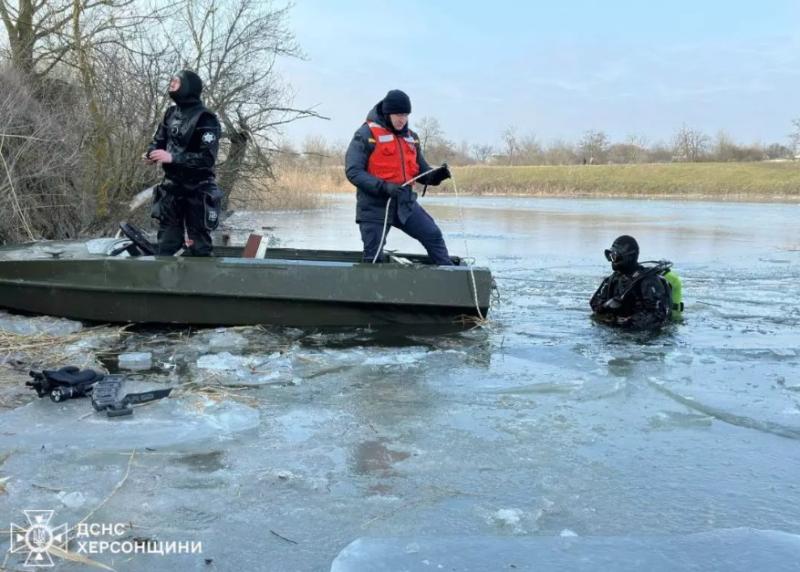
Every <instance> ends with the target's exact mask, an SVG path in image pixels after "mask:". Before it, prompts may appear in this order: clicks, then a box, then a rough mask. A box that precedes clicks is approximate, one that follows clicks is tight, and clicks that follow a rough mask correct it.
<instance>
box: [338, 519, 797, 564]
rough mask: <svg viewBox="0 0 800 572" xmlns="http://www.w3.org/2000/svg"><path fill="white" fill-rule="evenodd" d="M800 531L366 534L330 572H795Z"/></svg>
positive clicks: (346, 549) (346, 552)
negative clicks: (525, 535) (609, 534)
mask: <svg viewBox="0 0 800 572" xmlns="http://www.w3.org/2000/svg"><path fill="white" fill-rule="evenodd" d="M799 563H800V536H797V535H794V534H788V533H785V532H777V531H771V530H754V529H750V528H737V529H728V530H714V531H710V532H703V533H698V534H690V535H682V536H628V537H575V536H574V534H573V535H563V536H562V537H533V538H524V539H508V538H497V537H494V538H493V537H465V538H448V537H440V538H436V537H434V538H428V537H425V538H418V537H415V538H359V539H357V540H355V541H353V542H352V543H350V544H349V545H348V546H347V547H346V548H345V549H344V550H342V551H341V552H340V553H339V555H338V556H337V557H336V559H335V560H334V561H333V564H332V565H331V572H397V571H400V570H402V571H404V572H423V571H424V572H430V571H432V570H448V571H449V570H458V571H459V572H473V571H474V572H484V571H486V570H518V571H521V572H524V571H528V572H559V571H562V570H569V571H570V572H581V571H586V572H597V571H599V570H614V571H615V572H641V571H642V570H647V571H648V572H674V571H676V570H697V571H703V572H752V571H753V570H769V571H770V572H790V571H795V570H797V566H798V564H799Z"/></svg>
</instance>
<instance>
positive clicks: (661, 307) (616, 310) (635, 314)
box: [589, 264, 672, 330]
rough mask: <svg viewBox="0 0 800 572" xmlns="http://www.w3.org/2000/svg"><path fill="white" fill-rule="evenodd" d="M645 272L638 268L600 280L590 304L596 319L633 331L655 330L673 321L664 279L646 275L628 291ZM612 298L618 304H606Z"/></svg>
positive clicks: (667, 285)
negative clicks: (600, 282)
mask: <svg viewBox="0 0 800 572" xmlns="http://www.w3.org/2000/svg"><path fill="white" fill-rule="evenodd" d="M647 270H648V269H647V268H645V267H644V266H641V265H639V264H637V265H636V266H635V267H634V269H633V271H632V272H629V273H623V272H619V271H615V272H614V273H613V274H612V275H611V276H608V277H607V278H606V279H605V280H603V283H602V284H600V287H599V288H598V289H597V291H596V292H595V293H594V296H592V299H591V301H590V302H589V304H590V305H591V307H592V311H593V312H594V313H595V316H596V317H597V318H598V319H599V320H600V321H603V322H607V323H610V324H613V325H618V326H622V327H625V328H630V329H635V330H648V329H655V328H659V327H661V326H663V325H664V324H666V323H668V322H669V321H670V319H671V317H672V298H671V292H670V288H669V283H668V282H667V281H666V279H665V278H663V277H662V276H660V275H659V274H658V273H655V272H649V273H648V274H647V275H646V276H645V277H644V278H642V279H641V280H639V282H638V284H636V285H634V286H633V288H631V285H632V284H634V282H635V281H636V280H637V279H639V277H640V276H641V275H642V273H643V272H647ZM629 289H630V291H628V290H629ZM626 292H627V294H626ZM620 297H622V299H621V300H619V298H620ZM614 298H616V299H617V301H618V302H619V304H615V303H614V302H612V303H610V304H606V303H607V302H609V301H610V300H612V299H614Z"/></svg>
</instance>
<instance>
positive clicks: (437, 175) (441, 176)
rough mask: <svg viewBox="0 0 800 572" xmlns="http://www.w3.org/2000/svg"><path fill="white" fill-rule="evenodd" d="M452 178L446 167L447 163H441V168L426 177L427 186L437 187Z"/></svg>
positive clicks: (448, 168)
mask: <svg viewBox="0 0 800 572" xmlns="http://www.w3.org/2000/svg"><path fill="white" fill-rule="evenodd" d="M450 177H452V175H451V174H450V167H448V166H447V163H442V166H441V167H439V168H438V169H436V170H435V171H434V172H433V173H431V174H430V175H428V184H429V185H434V186H435V185H438V184H439V183H441V182H442V181H445V180H447V179H449V178H450Z"/></svg>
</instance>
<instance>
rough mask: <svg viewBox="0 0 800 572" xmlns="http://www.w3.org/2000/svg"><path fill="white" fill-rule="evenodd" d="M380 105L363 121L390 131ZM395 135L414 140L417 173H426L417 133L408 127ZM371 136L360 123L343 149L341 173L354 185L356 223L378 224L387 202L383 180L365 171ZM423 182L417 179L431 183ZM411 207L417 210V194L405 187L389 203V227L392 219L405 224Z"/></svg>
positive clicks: (428, 166)
mask: <svg viewBox="0 0 800 572" xmlns="http://www.w3.org/2000/svg"><path fill="white" fill-rule="evenodd" d="M382 103H383V101H381V102H379V103H378V104H377V105H376V106H375V107H373V108H372V110H371V111H370V112H369V114H368V115H367V121H374V122H375V123H378V124H379V125H381V126H383V127H385V128H386V129H389V130H391V131H394V130H393V129H392V128H391V126H388V125H387V121H388V120H387V119H386V117H385V116H384V114H383V112H382V110H381V104H382ZM397 135H399V136H400V137H407V136H409V135H410V136H411V137H413V138H414V140H415V141H416V145H417V164H418V165H419V172H420V173H424V172H425V171H428V170H430V168H431V167H430V165H428V162H427V161H425V157H423V156H422V149H420V147H419V137H418V136H417V134H416V133H414V132H413V131H411V130H410V129H409V128H408V125H406V127H405V128H404V129H403V130H402V131H400V132H398V133H397ZM371 137H372V132H371V131H370V129H369V126H368V125H367V124H366V123H364V124H363V125H362V126H361V127H359V128H358V131H356V132H355V135H353V140H352V141H350V146H349V147H348V148H347V154H346V155H345V174H346V175H347V180H348V181H350V182H351V183H352V184H353V185H355V186H356V222H357V223H360V222H380V223H382V222H383V220H384V216H385V213H386V201H387V200H388V199H389V195H387V194H386V191H385V188H384V181H383V180H382V179H379V178H377V177H375V176H374V175H371V174H370V173H368V172H367V164H368V163H369V157H370V155H372V152H373V151H374V150H375V144H374V143H370V142H369V140H370V138H371ZM426 179H427V177H420V178H419V179H418V182H419V183H420V184H423V185H424V184H431V183H429V182H428V181H427V180H426ZM398 206H399V210H398ZM415 208H418V205H417V193H415V192H413V191H412V190H411V189H410V188H409V190H408V191H406V192H404V193H403V194H402V195H401V196H400V197H399V199H398V200H397V201H392V205H391V207H390V212H389V224H391V223H392V221H394V220H395V219H396V218H399V219H400V221H401V222H405V220H406V219H407V218H408V216H410V215H411V213H412V212H413V211H414V209H415Z"/></svg>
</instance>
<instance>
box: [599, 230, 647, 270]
mask: <svg viewBox="0 0 800 572" xmlns="http://www.w3.org/2000/svg"><path fill="white" fill-rule="evenodd" d="M606 258H607V259H609V261H610V262H611V268H613V269H614V270H616V271H617V272H622V273H623V274H630V273H632V272H633V271H634V270H636V269H637V268H638V266H639V243H637V242H636V239H635V238H633V237H632V236H628V235H627V234H623V235H622V236H618V237H617V238H616V240H614V243H613V244H612V245H611V248H609V249H608V250H606ZM614 259H616V260H614Z"/></svg>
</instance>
